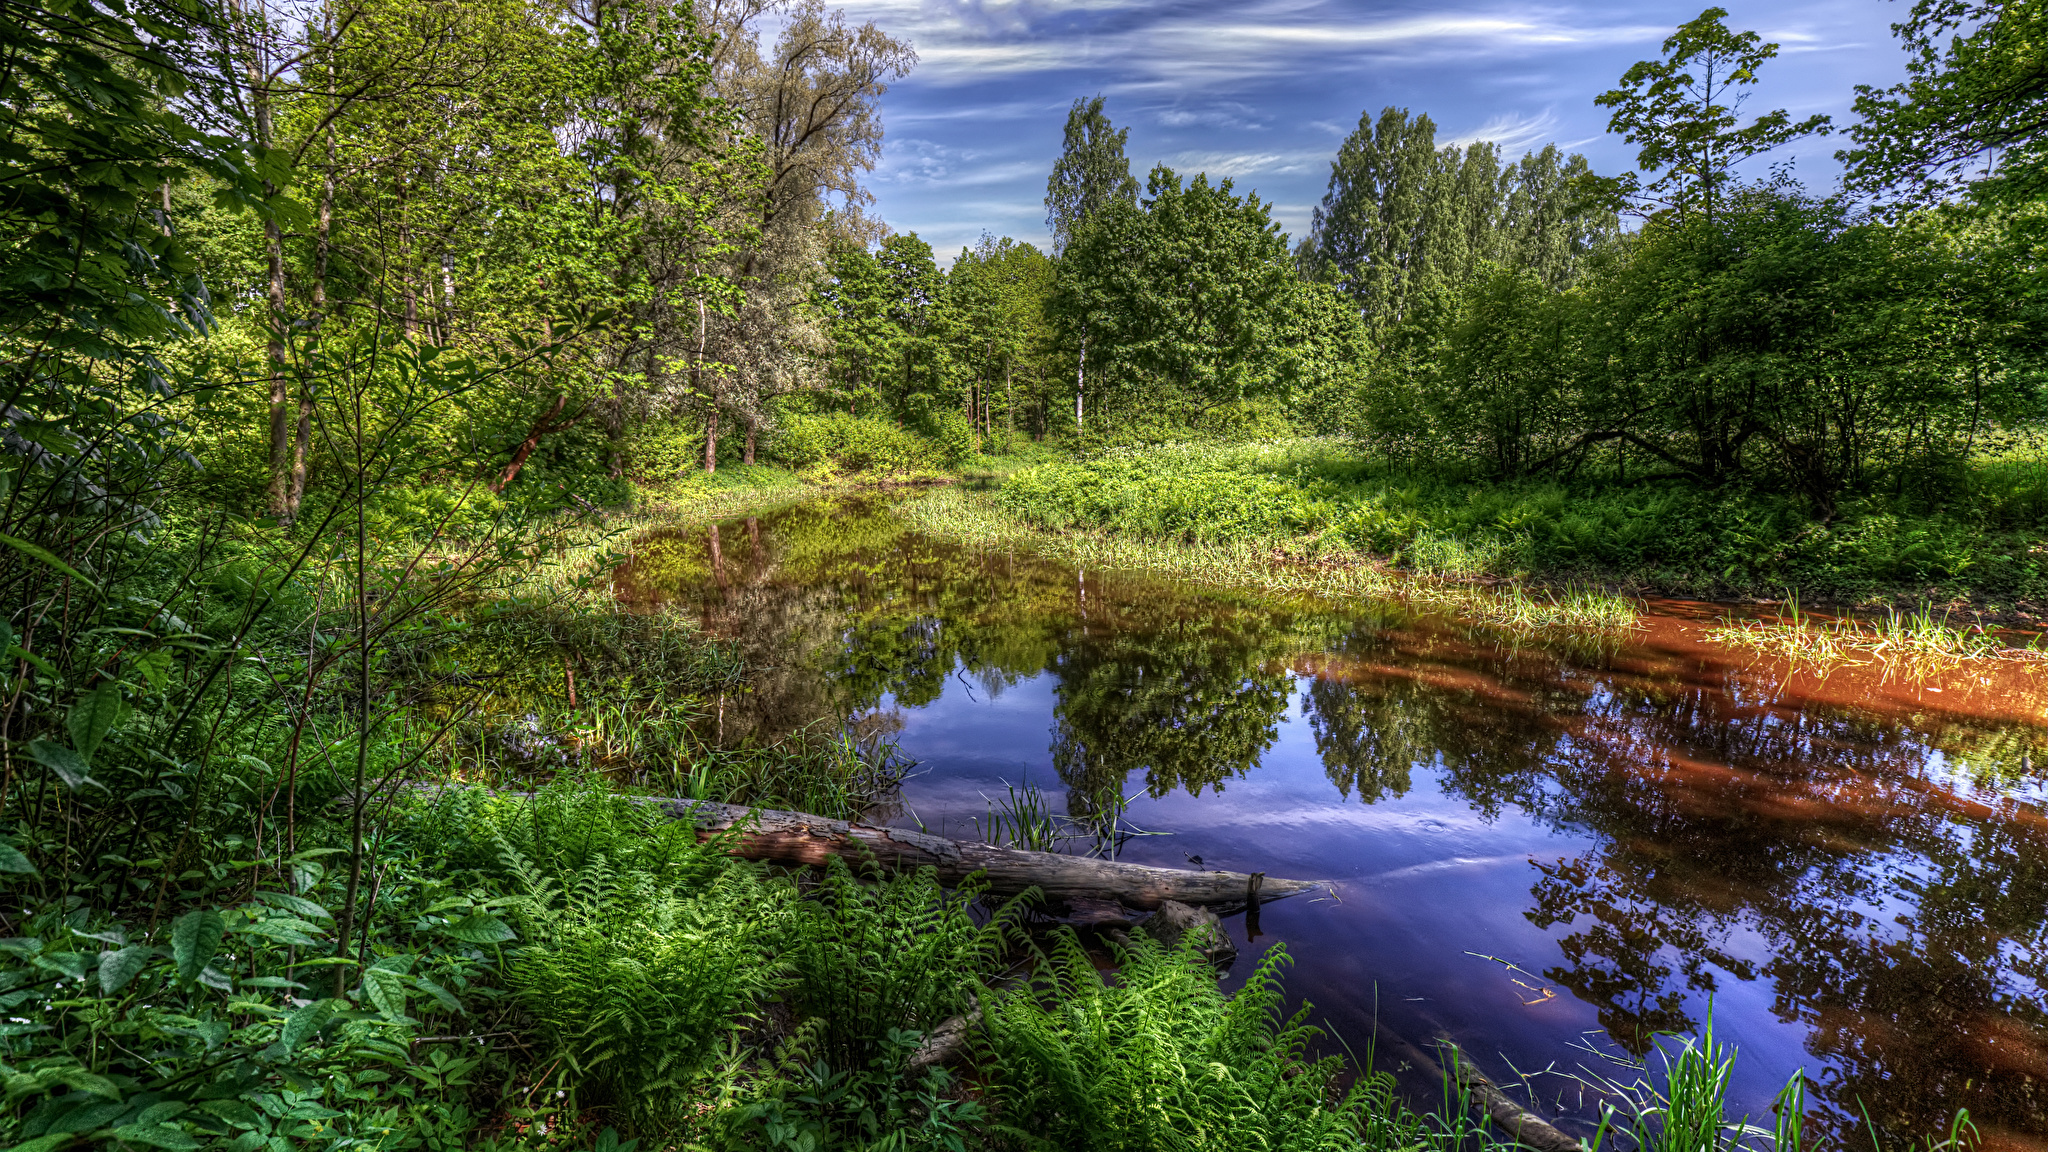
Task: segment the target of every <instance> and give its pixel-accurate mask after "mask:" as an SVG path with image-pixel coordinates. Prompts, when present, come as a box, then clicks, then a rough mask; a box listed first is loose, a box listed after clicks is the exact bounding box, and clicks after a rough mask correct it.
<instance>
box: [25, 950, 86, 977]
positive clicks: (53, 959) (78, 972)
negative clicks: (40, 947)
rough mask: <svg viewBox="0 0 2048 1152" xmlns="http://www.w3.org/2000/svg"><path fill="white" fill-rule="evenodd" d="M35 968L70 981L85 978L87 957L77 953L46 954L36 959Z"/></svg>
mask: <svg viewBox="0 0 2048 1152" xmlns="http://www.w3.org/2000/svg"><path fill="white" fill-rule="evenodd" d="M35 966H36V967H38V968H41V969H43V970H44V971H46V972H56V973H58V974H60V975H62V976H64V977H65V978H66V979H70V980H82V979H84V978H85V957H84V956H81V955H79V954H78V953H76V952H45V953H43V954H42V955H40V956H38V957H36V958H35Z"/></svg>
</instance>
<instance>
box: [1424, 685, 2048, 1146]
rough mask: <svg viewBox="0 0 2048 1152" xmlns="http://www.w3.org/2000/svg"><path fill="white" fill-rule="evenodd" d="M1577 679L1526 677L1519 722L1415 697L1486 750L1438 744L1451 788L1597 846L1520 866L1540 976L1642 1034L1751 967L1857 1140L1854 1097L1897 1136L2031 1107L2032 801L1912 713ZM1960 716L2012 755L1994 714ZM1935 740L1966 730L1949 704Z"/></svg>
mask: <svg viewBox="0 0 2048 1152" xmlns="http://www.w3.org/2000/svg"><path fill="white" fill-rule="evenodd" d="M1585 687H1586V689H1588V690H1586V691H1584V692H1582V693H1581V694H1580V697H1579V699H1580V703H1579V705H1578V706H1577V707H1576V708H1574V709H1569V710H1560V709H1558V708H1556V707H1555V706H1554V705H1555V703H1556V701H1555V700H1554V698H1553V700H1552V706H1551V707H1548V708H1546V707H1543V706H1542V703H1541V697H1539V696H1538V695H1537V694H1536V687H1535V686H1534V685H1530V686H1528V687H1527V689H1526V690H1527V691H1529V692H1530V696H1529V698H1528V699H1529V701H1530V703H1527V704H1523V705H1522V706H1521V707H1519V708H1516V709H1514V711H1517V712H1521V713H1522V714H1523V717H1524V719H1525V720H1527V719H1530V718H1538V719H1542V720H1543V721H1544V723H1543V724H1542V725H1540V726H1531V725H1527V724H1526V723H1525V724H1523V725H1520V726H1516V725H1512V724H1496V725H1494V726H1491V727H1487V726H1481V725H1475V724H1473V723H1471V722H1470V718H1469V717H1460V716H1458V715H1457V714H1456V713H1455V711H1450V712H1446V711H1442V710H1437V711H1431V710H1428V709H1424V710H1422V712H1423V714H1426V715H1429V716H1431V717H1432V721H1433V722H1439V723H1441V725H1442V726H1441V727H1439V728H1438V729H1437V731H1438V732H1439V733H1440V735H1439V736H1438V739H1439V740H1441V742H1442V744H1443V745H1444V746H1445V747H1447V748H1449V747H1457V746H1460V745H1462V746H1465V747H1467V748H1469V747H1471V745H1472V743H1473V741H1474V739H1475V737H1483V738H1491V739H1495V740H1498V741H1499V745H1500V748H1501V750H1502V751H1503V752H1505V753H1507V754H1506V755H1495V756H1481V757H1472V756H1459V755H1453V754H1448V753H1447V754H1446V755H1445V756H1444V764H1445V780H1444V783H1445V785H1446V786H1447V787H1448V788H1449V789H1452V790H1455V791H1458V792H1460V793H1462V794H1464V795H1465V796H1466V797H1468V798H1469V799H1470V800H1471V801H1472V802H1473V803H1474V804H1475V805H1476V806H1478V807H1479V808H1481V809H1483V810H1489V811H1492V810H1499V809H1501V808H1503V807H1506V806H1509V805H1512V806H1515V807H1518V808H1521V809H1522V810H1524V811H1526V812H1528V813H1530V814H1532V815H1534V816H1536V817H1538V818H1539V819H1543V820H1546V821H1548V822H1550V823H1552V824H1554V825H1555V826H1558V827H1569V828H1573V829H1580V830H1586V831H1591V832H1592V833H1594V834H1596V835H1597V836H1598V837H1599V838H1600V839H1601V840H1602V841H1603V846H1602V847H1601V848H1599V849H1598V850H1596V851H1594V852H1591V853H1588V854H1586V855H1584V856H1581V857H1579V858H1577V859H1573V860H1558V861H1554V862H1538V863H1536V868H1537V870H1538V872H1539V873H1540V878H1539V879H1538V880H1537V882H1536V884H1535V886H1534V887H1533V888H1532V890H1531V894H1532V896H1533V897H1534V906H1533V907H1532V908H1531V909H1530V911H1529V912H1528V916H1529V918H1530V919H1531V921H1532V922H1534V923H1535V924H1536V925H1538V926H1539V927H1543V928H1547V929H1553V930H1556V929H1563V930H1564V932H1563V935H1562V937H1561V938H1560V939H1559V947H1560V950H1561V951H1562V953H1563V963H1562V964H1560V965H1557V966H1554V967H1552V968H1551V969H1549V970H1548V971H1547V972H1546V973H1545V975H1546V977H1547V978H1548V979H1552V980H1555V981H1557V982H1558V983H1560V984H1562V985H1564V986H1566V987H1568V988H1570V989H1571V990H1572V991H1573V992H1574V993H1575V994H1576V995H1577V996H1578V997H1579V998H1580V999H1582V1000H1584V1001H1586V1002H1587V1003H1589V1004H1592V1005H1594V1006H1596V1007H1597V1008H1598V1009H1599V1011H1600V1015H1601V1023H1602V1024H1603V1026H1604V1027H1605V1028H1606V1029H1607V1030H1608V1032H1609V1034H1610V1035H1612V1036H1613V1037H1614V1039H1615V1040H1616V1041H1618V1042H1620V1043H1622V1044H1623V1045H1624V1046H1626V1047H1628V1048H1630V1049H1631V1050H1633V1051H1636V1052H1638V1053H1640V1052H1642V1051H1644V1050H1645V1049H1646V1047H1647V1045H1648V1043H1649V1041H1650V1038H1651V1034H1652V1033H1654V1032H1655V1031H1658V1030H1665V1029H1672V1030H1681V1031H1683V1030H1691V1029H1694V1028H1697V1027H1698V1025H1699V1023H1700V1022H1699V1021H1698V1020H1696V1019H1693V1018H1692V1017H1691V1016H1690V1015H1689V1014H1688V1013H1687V1011H1686V1009H1685V1003H1686V1000H1687V998H1688V997H1689V996H1690V995H1692V994H1698V993H1712V992H1713V991H1715V989H1716V981H1717V980H1718V979H1722V978H1725V977H1731V976H1732V977H1733V978H1735V979H1738V980H1753V979H1756V978H1757V977H1758V976H1764V977H1767V978H1769V979H1770V980H1771V982H1772V986H1773V989H1774V992H1775V999H1774V1008H1775V1010H1776V1011H1777V1013H1778V1014H1779V1015H1780V1016H1781V1017H1782V1018H1784V1019H1787V1020H1797V1021H1801V1022H1803V1023H1805V1024H1807V1025H1808V1026H1809V1027H1810V1033H1809V1041H1808V1047H1809V1049H1810V1050H1811V1051H1812V1052H1813V1054H1814V1055H1816V1056H1818V1057H1821V1058H1823V1059H1826V1060H1829V1061H1830V1062H1831V1063H1832V1065H1833V1067H1831V1068H1830V1069H1829V1070H1828V1071H1827V1072H1826V1073H1825V1074H1824V1075H1823V1077H1822V1079H1821V1081H1820V1083H1819V1085H1818V1087H1819V1095H1820V1096H1821V1097H1822V1098H1823V1099H1825V1100H1827V1101H1829V1102H1831V1103H1832V1104H1834V1105H1835V1106H1836V1107H1837V1108H1838V1109H1839V1110H1840V1116H1839V1120H1840V1123H1841V1130H1840V1131H1838V1132H1837V1136H1838V1137H1842V1138H1859V1139H1860V1137H1859V1136H1856V1134H1855V1132H1854V1129H1855V1127H1856V1124H1857V1123H1860V1120H1858V1119H1856V1118H1858V1117H1860V1116H1861V1114H1862V1111H1863V1110H1864V1109H1865V1108H1868V1110H1869V1112H1870V1114H1871V1116H1872V1118H1873V1119H1874V1120H1875V1121H1876V1122H1877V1123H1878V1124H1879V1126H1880V1127H1881V1128H1882V1129H1883V1130H1885V1131H1886V1132H1887V1134H1888V1135H1889V1136H1891V1137H1893V1138H1897V1139H1908V1138H1912V1137H1918V1136H1924V1135H1928V1134H1930V1133H1932V1132H1935V1131H1936V1130H1937V1129H1941V1128H1943V1127H1944V1126H1945V1125H1946V1124H1947V1122H1948V1120H1949V1119H1950V1117H1952V1116H1953V1114H1954V1112H1955V1110H1956V1109H1957V1108H1961V1107H1967V1108H1969V1109H1970V1111H1971V1113H1972V1114H1973V1115H1974V1116H1975V1117H1977V1119H1978V1121H1979V1122H1980V1123H1991V1124H2006V1125H2013V1126H2017V1127H2019V1128H2021V1129H2024V1130H2033V1131H2041V1130H2043V1129H2044V1128H2048V1110H2044V1108H2043V1104H2044V1101H2043V1099H2042V1097H2041V1091H2042V1087H2043V1084H2044V1082H2048V1044H2044V1036H2048V1033H2044V1031H2043V1026H2044V1025H2048V1016H2044V1011H2043V1005H2044V999H2048V984H2044V982H2043V977H2044V975H2048V973H2044V971H2043V970H2042V967H2041V958H2042V957H2044V956H2048V936H2044V924H2048V855H2044V852H2043V848H2044V847H2048V834H2044V833H2048V821H2044V820H2043V819H2042V817H2041V816H2040V814H2039V813H2038V811H2036V810H2034V809H2033V807H2032V806H2023V805H2021V804H2020V803H2019V802H2017V801H2014V800H2012V799H2002V800H1994V801H1991V802H1985V801H1980V800H1976V799H1972V798H1969V797H1967V796H1965V795H1960V794H1959V793H1958V791H1957V790H1956V789H1957V787H1958V783H1957V782H1956V781H1953V780H1946V779H1940V778H1937V774H1938V773H1939V772H1940V771H1941V761H1940V760H1939V759H1937V758H1935V757H1934V756H1932V755H1931V753H1930V747H1929V744H1928V742H1927V738H1926V735H1925V734H1924V733H1913V732H1910V731H1908V730H1906V729H1904V728H1903V727H1902V726H1900V725H1898V724H1897V723H1894V722H1888V721H1885V720H1882V719H1878V718H1874V717H1871V716H1870V715H1868V714H1865V713H1862V712H1859V711H1852V710H1849V709H1843V708H1835V709H1820V708H1808V709H1806V710H1805V711H1801V712H1793V711H1789V710H1788V711H1779V710H1777V709H1775V708H1773V707H1771V706H1770V701H1769V700H1768V699H1766V698H1756V699H1749V698H1745V696H1744V690H1743V689H1742V688H1741V687H1740V686H1739V685H1737V684H1733V683H1724V684H1719V685H1711V684H1702V685H1691V686H1685V687H1674V686H1671V685H1669V684H1654V685H1653V684H1647V683H1631V682H1630V681H1629V680H1628V679H1627V678H1625V677H1610V678H1605V679H1603V680H1601V681H1598V682H1595V683H1590V684H1588V685H1586V686H1585ZM1508 698H1511V697H1510V696H1507V695H1504V696H1503V697H1502V699H1508ZM1532 712H1533V713H1535V716H1534V717H1532V716H1531V713H1532ZM1560 721H1562V723H1559V722H1560ZM1553 725H1555V729H1554V730H1555V732H1556V735H1554V736H1543V735H1537V736H1534V737H1533V738H1532V735H1531V733H1532V729H1533V730H1534V731H1536V732H1539V733H1540V732H1542V731H1544V730H1546V729H1550V728H1551V727H1552V726H1553ZM1977 736H1978V737H1981V742H1982V743H1983V744H1985V745H1987V746H1990V747H1992V748H1994V749H1998V750H2000V752H2001V754H2009V752H2010V745H2011V744H2012V742H2013V740H2014V738H2015V733H2014V730H2013V729H2012V728H2010V727H2006V728H2003V729H1992V730H1988V731H1984V732H1981V733H1979V734H1977ZM2040 738H2041V737H2040V734H2039V733H2038V732H2034V733H2031V734H2030V735H2027V736H2026V737H2025V739H2026V740H2029V741H2032V742H2036V743H2038V742H2039V741H2040ZM1936 741H1937V742H1941V743H1945V744H1946V745H1947V746H1948V747H1950V748H1951V750H1955V751H1968V749H1969V748H1970V746H1972V745H1974V744H1976V743H1979V740H1978V739H1976V738H1973V736H1972V734H1970V733H1969V732H1967V731H1966V730H1963V729H1960V728H1958V727H1957V726H1954V725H1950V726H1948V727H1947V728H1946V729H1945V730H1943V731H1941V732H1939V733H1938V734H1937V736H1936ZM1760 945H1761V946H1760ZM1757 955H1766V956H1768V959H1767V960H1766V961H1764V962H1762V963H1761V964H1759V962H1758V961H1757V960H1754V959H1751V958H1750V957H1752V956H1757Z"/></svg>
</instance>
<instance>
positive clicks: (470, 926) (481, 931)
mask: <svg viewBox="0 0 2048 1152" xmlns="http://www.w3.org/2000/svg"><path fill="white" fill-rule="evenodd" d="M441 931H442V933H444V934H445V935H448V936H452V937H454V938H455V939H457V940H460V941H462V942H463V943H465V944H503V943H505V942H506V941H507V940H513V939H517V936H516V935H515V934H514V933H513V931H512V929H511V928H510V927H509V926H507V925H506V923H505V922H504V921H503V920H500V919H498V918H497V917H496V916H489V915H486V914H484V913H482V912H476V913H472V914H470V915H468V916H464V917H463V918H462V919H460V920H457V921H456V922H455V923H453V924H450V925H448V926H447V927H446V928H443V929H441Z"/></svg>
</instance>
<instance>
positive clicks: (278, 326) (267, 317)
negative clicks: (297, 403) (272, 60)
mask: <svg viewBox="0 0 2048 1152" xmlns="http://www.w3.org/2000/svg"><path fill="white" fill-rule="evenodd" d="M236 15H237V16H238V17H240V19H239V23H240V24H241V30H242V32H243V33H244V34H247V35H249V36H251V39H252V42H251V43H250V44H249V45H248V52H249V57H248V63H247V69H248V77H249V98H250V103H251V104H252V105H253V107H254V111H255V120H256V123H255V129H256V143H257V144H258V145H259V146H261V147H264V148H268V147H270V144H271V141H272V139H273V137H274V136H275V133H274V131H273V128H272V120H271V107H270V82H269V77H268V76H267V75H265V71H264V66H265V61H264V57H263V51H262V49H261V47H259V45H258V44H257V43H255V42H253V41H254V40H255V39H256V38H257V37H260V36H261V35H262V33H261V31H260V30H258V29H254V28H252V27H251V26H250V24H249V21H248V18H247V16H246V14H244V13H242V12H241V11H240V10H239V8H238V9H237V11H236ZM277 192H278V190H277V188H276V187H274V186H273V185H272V184H271V183H270V182H269V181H268V180H266V181H264V182H263V198H264V199H265V200H266V201H268V200H270V199H271V198H272V197H274V196H276V195H277ZM263 254H264V258H265V261H266V267H265V269H264V271H265V273H266V275H267V279H268V285H267V287H268V290H267V292H266V293H265V299H264V303H265V305H266V307H265V309H264V312H265V314H264V317H263V330H264V337H265V339H264V350H265V352H266V354H267V358H268V359H269V361H270V397H269V400H270V487H269V492H268V494H267V495H268V504H269V508H270V513H271V515H273V516H278V517H281V518H285V519H287V520H288V519H289V518H290V515H291V508H290V502H291V475H290V473H291V413H290V410H289V405H290V403H291V385H290V382H289V380H288V379H287V374H286V366H287V360H288V355H287V350H286V348H285V324H284V234H283V233H282V232H280V231H279V230H278V227H277V220H276V219H275V218H272V219H269V220H265V221H264V222H263Z"/></svg>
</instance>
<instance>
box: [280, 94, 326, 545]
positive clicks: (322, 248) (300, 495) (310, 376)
mask: <svg viewBox="0 0 2048 1152" xmlns="http://www.w3.org/2000/svg"><path fill="white" fill-rule="evenodd" d="M334 163H335V160H334V128H333V126H332V125H329V127H328V129H327V168H326V171H325V172H324V173H323V174H322V175H321V179H320V211H319V215H318V217H317V218H316V219H315V221H314V225H313V317H312V321H313V322H312V325H311V329H312V334H311V336H310V338H309V339H308V341H307V348H306V359H307V371H306V372H305V373H302V374H301V375H300V378H299V426H298V429H297V435H296V436H294V437H293V439H292V480H291V495H290V498H289V508H288V510H287V512H286V515H287V516H289V517H291V518H293V519H297V517H298V515H299V506H300V505H301V504H302V503H304V502H305V499H306V454H307V453H308V452H309V451H310V450H311V444H312V440H313V382H314V377H315V376H316V375H317V372H318V369H317V366H316V364H317V361H318V358H319V350H320V332H321V329H322V327H324V326H325V325H326V323H327V258H328V255H329V253H330V252H332V251H333V237H334Z"/></svg>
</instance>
